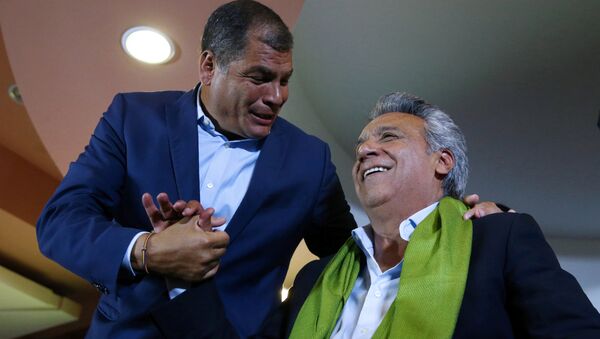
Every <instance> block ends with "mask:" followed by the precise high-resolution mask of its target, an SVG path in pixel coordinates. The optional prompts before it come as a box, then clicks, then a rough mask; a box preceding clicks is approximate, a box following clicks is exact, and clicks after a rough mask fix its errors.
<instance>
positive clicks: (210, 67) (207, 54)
mask: <svg viewBox="0 0 600 339" xmlns="http://www.w3.org/2000/svg"><path fill="white" fill-rule="evenodd" d="M216 67H217V65H216V62H215V55H214V54H213V52H211V51H203V52H202V54H200V59H199V60H198V73H199V77H200V82H201V83H202V86H210V83H211V81H212V78H213V75H214V74H215V71H216Z"/></svg>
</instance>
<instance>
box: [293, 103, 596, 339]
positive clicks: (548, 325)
mask: <svg viewBox="0 0 600 339" xmlns="http://www.w3.org/2000/svg"><path fill="white" fill-rule="evenodd" d="M372 118H373V120H372V121H371V122H370V123H369V124H368V125H367V126H366V127H365V128H364V129H363V131H362V133H361V135H360V137H359V139H358V146H357V148H356V164H355V166H354V170H353V176H354V184H355V188H356V192H357V194H358V196H359V199H360V201H361V203H362V206H363V207H364V209H365V211H366V213H367V215H368V216H369V219H370V221H371V224H370V225H368V226H365V227H362V228H358V229H356V230H354V231H353V236H352V238H350V239H349V240H348V241H347V242H346V244H345V245H344V246H343V247H342V249H341V250H340V251H339V252H338V253H337V254H336V255H335V256H334V257H333V258H332V259H331V260H330V261H329V264H328V265H327V267H326V268H325V270H324V271H323V272H322V274H320V277H319V278H318V280H317V282H316V284H315V285H314V288H312V291H311V292H310V294H309V295H308V298H307V299H306V302H304V304H303V306H302V308H301V310H300V311H299V315H298V316H297V318H296V321H295V324H294V325H293V329H292V332H291V336H290V337H291V338H363V337H365V338H370V337H373V338H400V337H401V338H448V337H455V338H511V337H544V338H555V337H560V338H563V337H568V338H600V316H599V315H598V312H597V311H596V310H595V309H594V307H593V306H592V305H591V303H590V302H589V300H588V299H587V298H586V296H585V294H584V293H583V291H582V290H581V288H580V286H579V285H578V283H577V281H576V280H575V279H574V278H573V277H572V276H571V275H570V274H569V273H567V272H565V271H563V270H562V269H561V268H560V265H559V263H558V261H557V260H556V257H555V255H554V253H553V252H552V249H551V248H550V247H549V246H548V244H547V243H546V241H545V240H544V237H543V235H542V233H541V231H540V229H539V227H538V225H537V224H536V222H535V221H534V220H533V218H532V217H530V216H528V215H526V214H517V213H499V214H493V215H490V216H487V217H484V218H480V219H477V220H474V221H471V220H466V221H465V220H464V219H463V218H462V215H463V213H464V211H465V209H466V208H465V205H464V204H463V203H462V202H460V201H459V200H457V199H460V198H461V197H462V195H463V192H464V189H465V185H466V182H467V173H468V170H467V168H468V164H467V157H466V144H465V140H464V137H463V135H462V133H461V132H460V130H459V128H458V127H457V126H456V125H455V124H454V122H453V121H452V119H450V117H448V115H446V114H445V113H443V112H442V111H440V110H439V109H438V108H436V107H435V106H432V105H430V104H427V103H426V102H424V101H423V100H421V99H419V98H417V97H414V96H411V95H407V94H402V93H392V94H389V95H387V96H384V97H382V98H381V99H380V100H379V101H378V103H377V105H376V107H375V108H374V110H373V113H372ZM324 265H325V261H320V262H316V263H314V264H312V265H310V266H308V267H307V268H306V270H305V271H304V272H302V273H301V274H300V275H299V277H298V279H297V283H296V291H295V296H294V297H293V299H291V300H290V301H289V304H290V305H288V307H289V308H290V309H291V311H290V312H291V313H290V314H291V315H290V314H288V319H294V318H295V313H296V312H297V311H298V310H297V309H298V308H299V305H302V301H303V299H304V297H305V296H306V294H307V293H308V290H309V288H307V286H312V285H313V284H312V283H313V282H314V280H315V279H317V276H318V275H319V273H320V269H319V267H323V266H324ZM290 325H291V324H290Z"/></svg>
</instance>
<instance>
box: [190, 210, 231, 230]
mask: <svg viewBox="0 0 600 339" xmlns="http://www.w3.org/2000/svg"><path fill="white" fill-rule="evenodd" d="M214 213H215V209H214V208H212V207H209V208H207V209H205V210H203V211H202V212H200V213H199V214H198V220H197V221H196V225H198V227H200V228H201V229H202V230H204V231H205V232H211V231H213V227H218V226H222V225H224V224H225V222H226V219H225V218H223V217H215V216H213V215H214Z"/></svg>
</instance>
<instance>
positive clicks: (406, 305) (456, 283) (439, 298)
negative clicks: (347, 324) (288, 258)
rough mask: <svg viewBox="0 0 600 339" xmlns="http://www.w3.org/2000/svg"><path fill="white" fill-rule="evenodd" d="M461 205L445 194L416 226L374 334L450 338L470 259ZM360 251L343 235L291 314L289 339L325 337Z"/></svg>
mask: <svg viewBox="0 0 600 339" xmlns="http://www.w3.org/2000/svg"><path fill="white" fill-rule="evenodd" d="M466 210H467V208H466V206H465V205H464V204H463V203H462V202H460V201H459V200H456V199H453V198H450V197H445V198H443V199H442V200H440V203H439V205H438V207H437V208H436V209H435V210H434V211H433V212H432V213H431V214H429V216H427V218H425V220H423V221H422V222H421V223H420V224H419V226H418V227H417V228H416V229H415V231H414V233H413V234H412V236H411V238H410V242H409V244H408V247H407V248H406V252H405V254H404V263H403V265H402V273H401V274H400V285H399V288H398V294H397V295H396V299H395V300H394V302H393V303H392V305H391V306H390V309H389V310H388V312H387V313H386V315H385V317H384V318H383V320H382V321H381V324H380V325H379V327H378V328H377V331H376V332H375V333H374V335H373V338H436V339H437V338H450V337H452V334H453V333H454V327H455V325H456V320H457V318H458V312H459V311H460V305H461V303H462V298H463V294H464V290H465V284H466V282H467V273H468V270H469V260H470V258H471V242H472V231H473V229H472V223H471V221H470V220H466V221H465V220H463V214H464V213H465V211H466ZM362 256H363V254H362V252H361V250H360V249H359V248H358V246H357V245H356V243H355V242H354V240H353V239H352V238H350V239H348V240H347V241H346V243H345V244H344V245H343V246H342V248H341V249H340V250H339V251H338V253H337V254H336V255H335V256H334V257H333V259H332V260H331V262H330V263H329V264H328V265H327V267H326V268H325V270H324V271H323V273H321V276H320V277H319V279H318V280H317V283H316V284H315V286H314V287H313V289H312V290H311V292H310V294H309V296H308V298H307V299H306V302H305V303H304V305H303V306H302V308H301V309H300V313H299V314H298V317H297V318H296V322H295V323H294V327H293V329H292V333H291V334H290V338H291V339H296V338H311V339H326V338H329V337H330V336H331V333H332V332H333V328H334V327H335V324H336V323H337V320H338V318H339V316H340V314H341V313H342V308H343V307H344V305H345V303H346V301H347V300H348V298H349V296H350V292H352V288H353V287H354V283H355V282H356V278H357V277H358V273H359V271H360V261H361V258H362Z"/></svg>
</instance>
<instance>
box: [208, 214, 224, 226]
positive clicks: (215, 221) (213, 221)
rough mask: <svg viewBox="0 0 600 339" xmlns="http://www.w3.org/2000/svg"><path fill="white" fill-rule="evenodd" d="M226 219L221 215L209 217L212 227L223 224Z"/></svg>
mask: <svg viewBox="0 0 600 339" xmlns="http://www.w3.org/2000/svg"><path fill="white" fill-rule="evenodd" d="M226 221H227V220H226V219H225V218H223V217H215V216H212V217H211V218H210V224H211V225H212V227H219V226H223V225H224V224H225V222H226Z"/></svg>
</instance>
